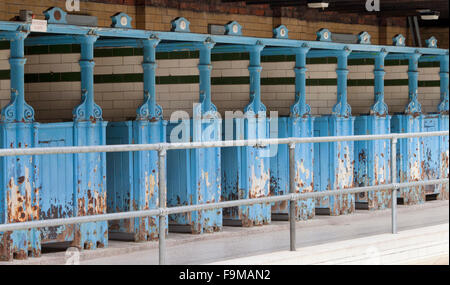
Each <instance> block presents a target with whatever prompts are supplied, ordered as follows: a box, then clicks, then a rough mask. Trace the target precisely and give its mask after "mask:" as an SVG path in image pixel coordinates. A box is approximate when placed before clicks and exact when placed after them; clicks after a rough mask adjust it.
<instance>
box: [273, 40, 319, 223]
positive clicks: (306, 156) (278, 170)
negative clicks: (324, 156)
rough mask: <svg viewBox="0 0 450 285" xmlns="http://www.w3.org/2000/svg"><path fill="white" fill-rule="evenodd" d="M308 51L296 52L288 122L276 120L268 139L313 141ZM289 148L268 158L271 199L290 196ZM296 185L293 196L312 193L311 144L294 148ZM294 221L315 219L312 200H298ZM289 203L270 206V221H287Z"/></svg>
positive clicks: (281, 147)
mask: <svg viewBox="0 0 450 285" xmlns="http://www.w3.org/2000/svg"><path fill="white" fill-rule="evenodd" d="M308 51H309V48H308V47H302V48H299V49H297V50H296V52H295V55H296V65H295V75H296V76H295V78H296V81H295V103H294V104H293V105H292V106H291V116H290V117H289V118H279V119H278V129H277V130H276V132H274V131H273V130H271V132H272V134H271V137H278V138H289V137H313V136H314V131H313V130H314V125H313V124H314V118H313V117H311V108H310V106H309V105H308V104H306V71H307V69H306V54H307V52H308ZM288 147H289V146H287V145H279V146H278V151H277V155H276V156H273V157H271V158H270V193H271V195H273V196H276V195H284V194H288V193H289V183H290V180H289V177H290V176H289V175H290V173H289V171H290V170H289V163H286V162H287V161H289V149H288ZM295 161H296V165H295V185H296V189H295V192H296V193H307V192H313V191H314V146H313V144H312V143H308V144H297V145H296V148H295ZM296 209H297V211H296V212H297V218H298V219H300V220H305V219H311V218H313V217H314V215H315V201H314V199H307V200H299V201H298V202H297V207H296ZM288 213H289V206H288V203H287V202H286V201H285V202H281V203H275V204H274V205H272V219H273V220H286V219H288Z"/></svg>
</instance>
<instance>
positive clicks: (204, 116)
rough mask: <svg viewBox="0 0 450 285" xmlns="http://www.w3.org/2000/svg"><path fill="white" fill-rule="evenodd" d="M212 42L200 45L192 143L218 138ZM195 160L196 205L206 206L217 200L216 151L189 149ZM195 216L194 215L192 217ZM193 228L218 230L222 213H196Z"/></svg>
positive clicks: (212, 149) (218, 159)
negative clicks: (213, 98)
mask: <svg viewBox="0 0 450 285" xmlns="http://www.w3.org/2000/svg"><path fill="white" fill-rule="evenodd" d="M214 46H215V43H214V42H213V41H212V40H211V39H210V38H208V39H207V40H206V41H205V42H203V43H202V44H200V46H199V51H200V58H199V65H198V69H199V73H200V84H199V88H200V93H199V104H198V105H197V106H198V108H199V110H198V111H196V112H195V114H194V119H193V132H194V141H202V142H207V141H218V140H220V139H221V134H222V131H221V126H222V123H221V120H220V116H219V115H218V113H217V108H216V106H215V105H214V104H213V103H212V102H211V71H212V65H211V51H212V49H213V48H214ZM193 153H194V157H195V159H196V160H195V171H196V172H195V174H194V173H193V174H194V176H193V178H194V179H193V181H195V184H194V185H193V188H194V189H198V190H199V191H197V192H198V193H196V194H197V199H198V200H197V203H198V204H206V203H214V202H219V201H220V200H221V193H220V192H221V172H220V169H221V168H220V164H221V155H220V149H219V148H211V149H196V150H193ZM195 215H198V216H195ZM193 219H194V220H193V223H194V229H198V231H200V232H214V231H220V230H221V229H222V210H221V209H220V210H211V211H203V212H196V213H195V214H194V215H193Z"/></svg>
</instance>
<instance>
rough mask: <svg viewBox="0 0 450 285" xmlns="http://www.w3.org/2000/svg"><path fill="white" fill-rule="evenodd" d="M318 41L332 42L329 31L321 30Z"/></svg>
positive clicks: (318, 33)
mask: <svg viewBox="0 0 450 285" xmlns="http://www.w3.org/2000/svg"><path fill="white" fill-rule="evenodd" d="M317 40H318V41H321V42H331V41H332V40H331V32H330V31H329V30H328V29H320V30H319V31H318V32H317Z"/></svg>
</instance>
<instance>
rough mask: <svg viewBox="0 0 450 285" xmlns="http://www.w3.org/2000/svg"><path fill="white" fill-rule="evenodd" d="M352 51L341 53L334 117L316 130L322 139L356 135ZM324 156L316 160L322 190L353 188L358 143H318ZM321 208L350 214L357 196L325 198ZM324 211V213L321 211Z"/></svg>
mask: <svg viewBox="0 0 450 285" xmlns="http://www.w3.org/2000/svg"><path fill="white" fill-rule="evenodd" d="M350 53H351V50H350V49H348V47H345V48H344V49H343V50H341V51H338V54H337V61H338V62H337V69H336V73H337V103H336V105H334V107H333V110H332V114H331V116H328V117H323V118H320V119H316V124H315V128H316V130H317V128H318V131H319V133H320V134H321V136H323V135H325V136H326V135H329V136H352V135H354V120H355V118H354V117H352V116H351V107H350V105H349V104H348V100H347V76H348V72H349V71H348V69H347V65H348V63H347V60H348V56H349V55H350ZM319 149H320V153H318V154H317V155H316V159H315V161H317V162H318V163H320V165H318V167H315V171H319V169H320V173H317V176H318V179H317V180H319V181H317V182H315V185H316V186H319V187H320V189H318V191H324V190H327V189H345V188H351V187H352V186H353V169H354V143H353V142H333V143H329V144H318V145H317V146H315V152H314V153H315V154H316V150H317V151H318V152H319ZM316 207H317V208H325V209H328V210H325V213H329V214H330V215H333V216H337V215H341V214H349V213H352V212H354V210H355V197H354V195H340V196H331V197H325V198H322V199H319V200H318V203H317V204H316ZM319 211H323V210H319Z"/></svg>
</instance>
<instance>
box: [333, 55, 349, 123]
mask: <svg viewBox="0 0 450 285" xmlns="http://www.w3.org/2000/svg"><path fill="white" fill-rule="evenodd" d="M350 53H351V50H350V49H349V48H348V47H345V48H344V49H343V50H342V51H340V52H339V54H338V56H337V57H338V68H337V69H336V73H337V103H336V105H334V107H333V112H332V114H333V115H334V116H337V117H345V118H348V117H350V116H351V115H352V108H351V107H350V105H349V104H348V101H347V77H348V69H347V64H348V63H347V60H348V56H349V55H350Z"/></svg>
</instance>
